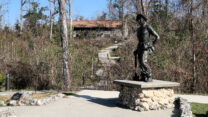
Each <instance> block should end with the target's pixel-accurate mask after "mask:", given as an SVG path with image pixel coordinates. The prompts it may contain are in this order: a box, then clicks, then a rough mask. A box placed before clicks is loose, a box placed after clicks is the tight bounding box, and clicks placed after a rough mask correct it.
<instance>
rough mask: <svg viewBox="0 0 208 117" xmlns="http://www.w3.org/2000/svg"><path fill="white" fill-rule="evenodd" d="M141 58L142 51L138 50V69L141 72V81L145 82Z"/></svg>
mask: <svg viewBox="0 0 208 117" xmlns="http://www.w3.org/2000/svg"><path fill="white" fill-rule="evenodd" d="M143 56H144V50H142V49H140V52H139V54H138V61H139V68H140V70H141V80H142V81H145V71H146V70H145V69H146V68H145V65H144V62H143Z"/></svg>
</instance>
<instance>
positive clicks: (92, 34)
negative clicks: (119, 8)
mask: <svg viewBox="0 0 208 117" xmlns="http://www.w3.org/2000/svg"><path fill="white" fill-rule="evenodd" d="M68 23H70V22H68ZM73 30H74V33H73V36H74V37H79V38H87V37H89V38H96V37H104V38H110V37H122V21H117V20H113V21H112V20H93V21H88V20H81V21H73Z"/></svg>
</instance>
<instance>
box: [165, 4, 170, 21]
mask: <svg viewBox="0 0 208 117" xmlns="http://www.w3.org/2000/svg"><path fill="white" fill-rule="evenodd" d="M168 6H169V0H165V12H166V14H165V15H166V18H167V17H168V12H169V9H168Z"/></svg>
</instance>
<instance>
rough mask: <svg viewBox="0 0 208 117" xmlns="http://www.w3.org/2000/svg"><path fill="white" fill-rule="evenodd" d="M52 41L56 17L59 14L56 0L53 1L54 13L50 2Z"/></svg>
mask: <svg viewBox="0 0 208 117" xmlns="http://www.w3.org/2000/svg"><path fill="white" fill-rule="evenodd" d="M49 2H50V41H52V38H53V23H54V16H55V15H56V14H57V13H58V10H57V8H56V0H53V12H52V1H51V0H50V1H49Z"/></svg>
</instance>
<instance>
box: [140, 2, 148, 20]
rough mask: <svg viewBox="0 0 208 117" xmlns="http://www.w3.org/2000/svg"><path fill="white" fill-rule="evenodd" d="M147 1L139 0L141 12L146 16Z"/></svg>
mask: <svg viewBox="0 0 208 117" xmlns="http://www.w3.org/2000/svg"><path fill="white" fill-rule="evenodd" d="M147 7H148V5H147V1H146V0H141V8H142V14H143V15H145V16H147Z"/></svg>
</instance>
